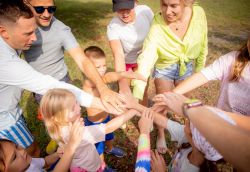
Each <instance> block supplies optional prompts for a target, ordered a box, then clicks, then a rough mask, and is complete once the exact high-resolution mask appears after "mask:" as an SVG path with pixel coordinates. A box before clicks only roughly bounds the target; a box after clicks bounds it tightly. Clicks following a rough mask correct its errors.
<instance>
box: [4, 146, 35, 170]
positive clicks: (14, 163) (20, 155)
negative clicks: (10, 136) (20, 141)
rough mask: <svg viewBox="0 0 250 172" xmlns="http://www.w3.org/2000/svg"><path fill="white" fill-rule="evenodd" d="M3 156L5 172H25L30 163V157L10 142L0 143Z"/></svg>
mask: <svg viewBox="0 0 250 172" xmlns="http://www.w3.org/2000/svg"><path fill="white" fill-rule="evenodd" d="M1 144H2V146H3V147H4V150H3V151H4V154H5V169H6V170H5V171H8V172H16V171H25V170H26V169H27V168H28V167H29V165H30V162H31V156H29V155H28V153H27V151H26V150H25V149H23V148H22V147H20V146H17V145H15V144H14V143H11V142H3V143H1Z"/></svg>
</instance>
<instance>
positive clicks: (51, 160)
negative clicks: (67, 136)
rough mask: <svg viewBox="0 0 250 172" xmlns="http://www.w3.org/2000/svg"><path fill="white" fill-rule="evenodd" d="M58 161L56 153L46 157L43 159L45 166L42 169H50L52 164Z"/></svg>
mask: <svg viewBox="0 0 250 172" xmlns="http://www.w3.org/2000/svg"><path fill="white" fill-rule="evenodd" d="M58 159H59V155H58V153H57V152H55V153H53V154H51V155H48V156H46V157H45V158H44V160H45V164H44V168H48V167H50V166H51V165H52V164H54V163H55V162H56V161H57V160H58Z"/></svg>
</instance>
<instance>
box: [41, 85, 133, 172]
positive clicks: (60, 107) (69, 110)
mask: <svg viewBox="0 0 250 172" xmlns="http://www.w3.org/2000/svg"><path fill="white" fill-rule="evenodd" d="M40 109H41V113H42V115H43V118H44V122H45V126H46V128H47V130H48V133H49V135H50V137H51V138H52V139H53V140H55V141H56V142H57V143H58V144H59V146H60V147H63V146H64V145H65V144H67V143H68V142H69V131H70V128H71V125H72V122H74V121H76V120H77V119H79V118H80V117H81V108H80V105H79V103H78V102H77V100H76V98H75V96H74V95H73V94H72V93H71V92H70V91H67V90H65V89H52V90H49V91H48V92H47V93H46V94H45V95H44V96H43V98H42V100H41V103H40ZM136 114H138V112H137V111H136V110H128V111H127V112H125V113H124V114H122V115H120V116H118V117H116V118H114V119H112V120H111V121H110V122H108V123H106V124H100V125H93V126H85V127H84V128H83V134H82V136H79V137H82V141H81V143H80V145H79V146H78V148H77V150H76V152H75V154H74V158H73V160H72V163H71V167H70V169H71V171H73V172H74V171H103V170H104V169H105V164H102V161H101V159H100V157H99V155H98V152H97V150H96V148H95V145H94V144H95V143H98V142H101V141H105V135H106V134H108V133H111V132H113V131H114V130H116V129H117V128H119V127H120V126H122V125H123V124H124V123H125V122H127V121H128V120H129V119H131V118H132V117H133V116H134V115H136Z"/></svg>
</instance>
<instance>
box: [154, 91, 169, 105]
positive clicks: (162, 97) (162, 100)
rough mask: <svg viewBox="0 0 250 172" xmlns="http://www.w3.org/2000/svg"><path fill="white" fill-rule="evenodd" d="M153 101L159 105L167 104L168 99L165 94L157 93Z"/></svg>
mask: <svg viewBox="0 0 250 172" xmlns="http://www.w3.org/2000/svg"><path fill="white" fill-rule="evenodd" d="M153 101H154V102H155V104H157V105H165V106H167V105H166V102H167V99H166V96H165V94H157V95H156V96H154V98H153Z"/></svg>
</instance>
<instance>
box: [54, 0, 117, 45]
mask: <svg viewBox="0 0 250 172" xmlns="http://www.w3.org/2000/svg"><path fill="white" fill-rule="evenodd" d="M56 5H57V7H58V9H57V12H56V14H55V16H56V17H57V18H58V19H59V20H61V21H63V22H64V23H65V24H66V25H68V26H70V27H71V29H72V31H73V33H74V35H75V36H76V37H77V38H78V39H79V40H81V41H84V40H88V39H93V38H95V37H96V36H97V35H99V34H98V33H99V32H100V31H99V30H100V27H101V25H100V23H99V20H100V19H103V18H105V16H106V15H107V14H109V13H112V11H111V9H112V8H111V3H105V2H91V1H88V2H84V1H68V0H63V1H59V0H57V1H56Z"/></svg>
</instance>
